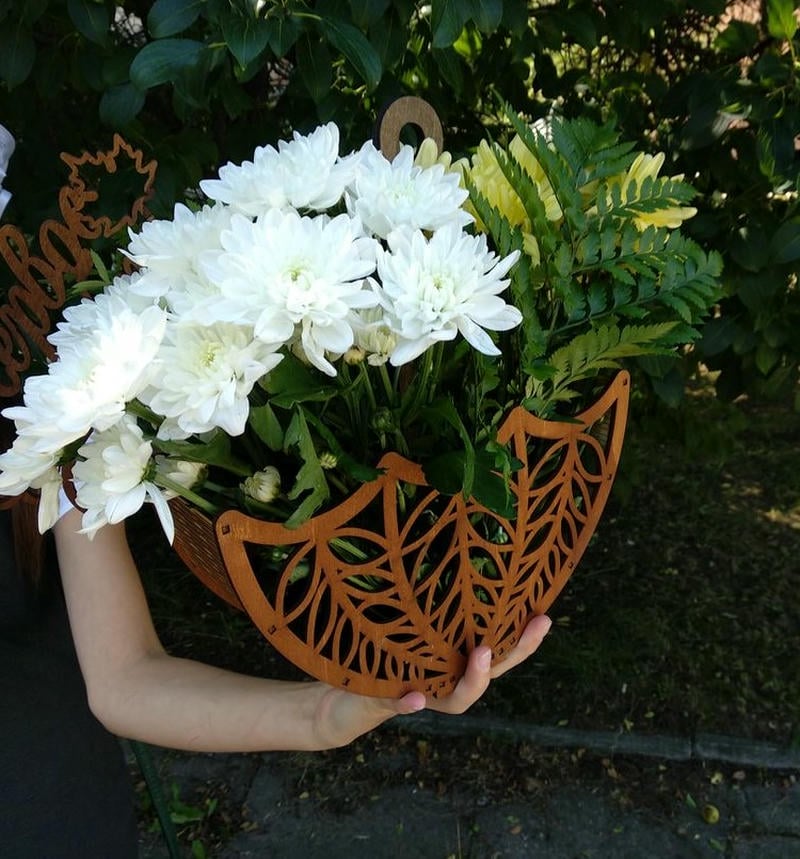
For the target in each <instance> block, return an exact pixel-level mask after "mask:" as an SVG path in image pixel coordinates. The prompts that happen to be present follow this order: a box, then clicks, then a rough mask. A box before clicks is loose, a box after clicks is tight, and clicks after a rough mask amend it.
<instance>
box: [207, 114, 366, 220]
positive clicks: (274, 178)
mask: <svg viewBox="0 0 800 859" xmlns="http://www.w3.org/2000/svg"><path fill="white" fill-rule="evenodd" d="M338 156H339V129H338V128H337V127H336V125H335V123H333V122H329V123H328V124H327V125H321V126H320V127H319V128H317V129H315V130H314V131H312V132H311V133H310V134H308V135H301V134H298V133H297V132H295V133H294V136H293V138H292V140H289V141H286V140H282V141H280V142H279V143H278V148H277V149H275V147H274V146H259V147H258V148H257V149H256V150H255V153H254V154H253V160H252V161H244V162H243V163H242V164H225V165H224V166H223V167H221V168H220V170H219V179H204V180H203V181H202V182H201V183H200V188H201V189H202V191H203V192H204V193H205V194H207V195H208V196H209V197H210V198H211V199H212V200H218V201H219V202H222V203H227V204H228V205H229V206H231V207H232V208H233V209H235V210H237V211H239V212H242V213H244V214H246V215H251V216H257V215H260V214H263V213H264V212H266V211H268V210H269V209H285V208H288V207H292V208H295V209H313V210H316V211H322V210H324V209H328V208H330V207H331V206H333V205H335V204H336V203H337V202H338V201H339V200H340V199H341V196H342V194H343V193H344V188H345V185H347V184H348V182H350V181H351V179H352V177H353V169H354V162H353V161H352V160H351V159H347V158H345V159H339V157H338Z"/></svg>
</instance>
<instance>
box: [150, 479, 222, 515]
mask: <svg viewBox="0 0 800 859" xmlns="http://www.w3.org/2000/svg"><path fill="white" fill-rule="evenodd" d="M153 482H154V483H156V484H157V485H158V486H161V487H162V488H164V489H169V490H170V492H174V493H175V494H176V495H180V496H181V498H185V499H186V500H187V501H188V502H189V503H190V504H194V505H195V507H199V508H200V509H201V510H202V511H203V512H204V513H208V514H209V516H216V515H217V513H218V512H219V511H218V509H217V507H216V505H214V504H212V503H211V502H210V501H206V499H205V498H203V497H202V495H198V494H197V493H196V492H194V491H193V490H192V489H188V488H187V487H185V486H184V485H183V484H181V483H178V481H177V480H173V479H172V478H171V477H166V476H165V475H163V474H157V475H156V476H155V479H154V481H153Z"/></svg>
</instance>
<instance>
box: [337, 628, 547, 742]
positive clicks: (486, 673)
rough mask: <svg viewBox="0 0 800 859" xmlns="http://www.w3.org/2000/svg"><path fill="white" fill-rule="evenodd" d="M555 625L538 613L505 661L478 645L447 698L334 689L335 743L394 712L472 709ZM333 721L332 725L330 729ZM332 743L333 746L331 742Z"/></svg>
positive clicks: (460, 711) (460, 710)
mask: <svg viewBox="0 0 800 859" xmlns="http://www.w3.org/2000/svg"><path fill="white" fill-rule="evenodd" d="M550 626H551V621H550V618H549V617H547V616H546V615H540V616H538V617H534V618H533V619H532V620H531V621H530V622H529V623H528V624H527V626H526V627H525V629H524V630H523V632H522V635H521V636H520V639H519V641H518V642H517V644H516V646H515V647H514V648H513V649H512V650H510V651H509V652H508V654H507V655H506V656H505V658H504V659H503V660H502V662H500V663H498V664H497V665H492V651H491V649H490V648H489V647H487V646H486V645H481V646H479V647H476V648H475V649H474V650H473V651H472V653H470V655H469V658H468V659H467V667H466V670H465V672H464V675H463V677H461V679H460V680H459V681H458V683H457V684H456V687H455V689H454V690H453V691H452V692H451V693H450V694H449V695H447V696H445V697H443V698H429V699H426V698H425V696H424V695H423V694H422V692H407V693H406V694H405V695H403V696H402V697H400V698H396V699H390V698H371V697H366V696H361V695H353V694H351V693H349V692H344V691H342V690H333V689H332V690H330V692H329V694H328V696H327V697H328V698H329V705H330V710H329V711H328V713H327V714H326V715H327V719H325V720H323V721H328V720H329V721H330V723H332V725H333V726H335V729H338V730H334V731H333V733H334V735H337V734H338V735H339V737H340V738H341V739H339V740H338V741H336V742H333V743H332V745H341V744H343V742H349V741H350V740H351V739H354V738H355V737H357V736H359V735H360V734H363V733H366V732H367V731H369V730H371V729H372V728H375V727H377V726H378V725H380V724H381V723H382V722H385V721H386V720H387V719H391V718H392V717H393V716H403V715H408V714H409V713H417V712H419V711H420V710H423V709H425V707H428V708H429V709H431V710H435V711H436V712H439V713H453V714H459V713H463V712H465V711H466V710H468V709H469V708H470V707H471V706H472V705H473V704H474V703H475V702H476V701H477V700H478V699H479V698H480V697H481V696H482V695H483V694H484V692H486V689H487V688H488V687H489V684H490V683H491V681H492V680H493V679H494V678H495V677H500V676H501V675H502V674H505V673H506V671H508V670H509V669H511V668H513V667H514V666H516V665H519V664H520V663H521V662H523V661H524V660H526V659H527V658H528V657H529V656H530V655H531V654H532V653H534V652H535V650H536V649H537V648H538V647H539V645H540V644H541V643H542V641H543V640H544V637H545V636H546V635H547V633H548V631H549V629H550ZM330 727H331V725H329V731H330ZM327 747H330V746H327Z"/></svg>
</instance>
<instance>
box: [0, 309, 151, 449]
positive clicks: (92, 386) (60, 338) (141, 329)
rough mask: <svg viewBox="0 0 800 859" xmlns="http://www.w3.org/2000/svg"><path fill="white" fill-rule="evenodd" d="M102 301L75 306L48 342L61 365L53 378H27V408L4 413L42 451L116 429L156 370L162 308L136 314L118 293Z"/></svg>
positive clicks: (51, 369) (50, 373)
mask: <svg viewBox="0 0 800 859" xmlns="http://www.w3.org/2000/svg"><path fill="white" fill-rule="evenodd" d="M98 299H99V300H98V301H96V302H91V301H87V302H84V303H82V304H80V305H78V306H76V307H74V308H71V309H70V310H71V312H70V313H69V314H68V317H69V318H68V320H67V321H66V322H64V323H62V324H61V325H60V326H59V330H58V331H57V332H55V333H54V334H53V335H51V338H50V339H51V342H54V343H55V344H56V345H57V346H58V360H57V361H55V362H54V363H52V364H51V365H50V366H49V368H48V373H47V374H45V375H42V376H31V377H29V378H28V379H27V380H26V382H25V387H24V390H23V405H21V406H16V407H12V408H9V409H6V410H5V411H4V412H3V414H4V415H5V416H6V417H7V418H10V419H12V420H14V421H16V422H17V424H18V430H19V431H20V432H22V433H23V434H24V435H25V436H26V437H28V438H31V439H33V440H34V443H35V446H36V449H37V450H40V451H50V452H53V451H57V450H60V449H61V448H62V447H64V446H65V445H67V444H69V443H70V442H73V441H76V440H77V439H80V438H82V437H83V436H85V435H86V434H87V433H88V432H89V431H90V430H91V429H97V430H103V429H106V428H108V427H110V426H111V425H112V424H114V423H116V421H117V420H119V418H120V417H121V415H122V414H123V412H124V411H125V405H126V403H128V402H129V401H130V400H133V399H135V398H136V397H137V396H138V395H139V393H140V392H141V391H142V390H143V389H144V387H145V386H146V385H147V384H148V382H149V380H150V376H151V374H152V373H153V359H154V358H155V355H156V352H157V351H158V347H159V344H160V343H161V338H162V336H163V332H164V327H165V324H166V317H165V313H164V311H163V310H162V309H161V308H159V307H157V306H155V305H150V306H148V307H147V308H146V309H145V310H144V311H142V312H141V313H134V312H133V311H132V310H131V309H130V307H128V306H127V305H126V304H125V303H124V302H122V301H118V300H117V297H115V296H109V295H105V296H98Z"/></svg>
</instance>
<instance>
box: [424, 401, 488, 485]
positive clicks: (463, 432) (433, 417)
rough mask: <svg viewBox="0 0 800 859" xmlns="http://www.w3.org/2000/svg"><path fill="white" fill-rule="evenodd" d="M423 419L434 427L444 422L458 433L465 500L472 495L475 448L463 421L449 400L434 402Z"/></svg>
mask: <svg viewBox="0 0 800 859" xmlns="http://www.w3.org/2000/svg"><path fill="white" fill-rule="evenodd" d="M424 413H425V417H426V418H427V419H428V421H429V422H430V423H431V425H433V426H435V425H436V423H437V419H438V421H442V420H443V421H445V422H446V423H448V424H450V426H451V427H453V428H454V429H455V431H456V432H457V433H458V435H459V437H460V438H461V441H462V443H463V445H464V450H463V467H462V468H461V470H460V472H459V474H460V487H459V488H460V490H461V492H462V494H463V495H464V497H465V498H469V497H470V495H472V487H473V484H474V481H475V448H474V447H473V444H472V439H471V438H470V435H469V431H468V430H467V428H466V427H465V426H464V421H463V420H462V419H461V415H460V414H459V413H458V410H457V409H456V407H455V405H454V404H453V401H452V400H450V399H443V398H442V399H439V400H436V402H435V403H433V404H432V405H431V406H429V407H428V408H426V409H425V410H424Z"/></svg>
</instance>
